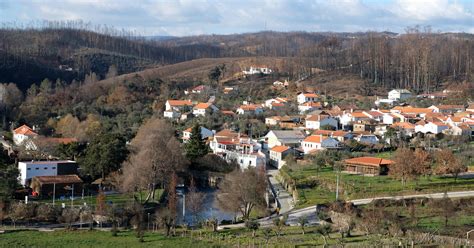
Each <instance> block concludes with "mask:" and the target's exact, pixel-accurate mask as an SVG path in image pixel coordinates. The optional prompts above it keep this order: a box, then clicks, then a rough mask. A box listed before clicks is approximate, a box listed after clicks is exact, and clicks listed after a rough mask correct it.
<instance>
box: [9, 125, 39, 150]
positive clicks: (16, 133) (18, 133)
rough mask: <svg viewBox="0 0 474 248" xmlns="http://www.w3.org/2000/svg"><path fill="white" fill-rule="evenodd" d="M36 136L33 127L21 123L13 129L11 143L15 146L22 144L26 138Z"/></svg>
mask: <svg viewBox="0 0 474 248" xmlns="http://www.w3.org/2000/svg"><path fill="white" fill-rule="evenodd" d="M36 136H38V134H37V133H35V131H33V129H31V128H30V127H29V126H27V125H23V126H21V127H19V128H17V129H15V130H13V143H14V144H15V145H17V146H20V145H22V144H23V143H24V142H25V141H27V140H28V139H31V138H34V137H36Z"/></svg>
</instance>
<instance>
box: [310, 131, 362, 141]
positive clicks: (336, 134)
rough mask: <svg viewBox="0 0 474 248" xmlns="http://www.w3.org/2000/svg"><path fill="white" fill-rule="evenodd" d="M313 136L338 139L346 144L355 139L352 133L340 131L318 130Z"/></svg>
mask: <svg viewBox="0 0 474 248" xmlns="http://www.w3.org/2000/svg"><path fill="white" fill-rule="evenodd" d="M313 135H323V136H327V137H331V138H335V139H337V140H338V141H339V142H344V141H346V140H350V139H353V138H354V135H353V134H352V133H349V132H346V131H342V130H338V131H332V130H316V131H314V132H313Z"/></svg>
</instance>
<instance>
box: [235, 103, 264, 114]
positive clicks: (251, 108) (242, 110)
mask: <svg viewBox="0 0 474 248" xmlns="http://www.w3.org/2000/svg"><path fill="white" fill-rule="evenodd" d="M236 112H237V114H239V115H244V114H255V115H259V114H261V113H263V108H262V107H261V106H260V105H256V104H244V105H241V106H240V107H239V108H238V109H237V111H236Z"/></svg>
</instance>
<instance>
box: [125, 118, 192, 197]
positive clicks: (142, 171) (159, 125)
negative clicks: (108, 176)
mask: <svg viewBox="0 0 474 248" xmlns="http://www.w3.org/2000/svg"><path fill="white" fill-rule="evenodd" d="M130 148H131V155H130V156H129V158H128V160H127V161H126V162H125V163H124V165H123V174H122V175H123V178H122V180H121V181H122V185H121V188H122V190H123V191H126V192H134V193H137V192H141V191H144V190H145V191H147V196H146V198H145V199H144V200H143V201H142V199H141V194H139V197H140V202H142V203H146V202H148V201H149V200H151V199H154V197H155V189H156V188H157V187H158V186H160V185H161V187H162V188H164V187H163V186H164V185H167V184H168V182H169V179H170V177H169V175H172V174H173V173H174V172H177V171H182V170H184V169H185V168H186V166H187V164H188V162H187V160H186V158H185V157H184V155H183V151H182V148H181V145H180V143H179V142H178V140H177V139H176V138H175V137H174V131H173V129H172V128H171V127H170V126H169V125H168V124H167V123H166V122H165V121H164V120H161V119H154V118H153V119H150V120H149V121H147V122H146V123H145V124H143V125H142V126H141V127H140V129H139V130H138V133H137V135H136V136H135V138H134V139H133V140H132V142H131V144H130Z"/></svg>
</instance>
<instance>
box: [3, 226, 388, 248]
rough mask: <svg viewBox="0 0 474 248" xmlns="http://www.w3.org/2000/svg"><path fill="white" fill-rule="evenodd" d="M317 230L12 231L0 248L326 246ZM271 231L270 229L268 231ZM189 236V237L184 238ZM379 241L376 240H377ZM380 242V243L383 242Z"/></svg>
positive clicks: (334, 240)
mask: <svg viewBox="0 0 474 248" xmlns="http://www.w3.org/2000/svg"><path fill="white" fill-rule="evenodd" d="M314 229H315V228H314V227H307V228H306V234H305V235H303V234H302V232H301V228H299V227H285V228H284V229H283V231H282V233H281V235H280V236H278V235H277V233H276V232H275V230H273V229H272V231H271V232H270V234H269V235H265V234H264V233H263V229H260V230H258V231H257V233H256V237H255V238H253V237H252V233H251V232H250V231H248V230H246V229H232V230H224V231H219V232H218V233H214V232H211V231H209V230H207V231H206V230H204V231H193V232H192V233H191V232H190V231H187V232H186V233H185V234H183V232H182V231H181V230H178V231H177V235H176V237H165V236H163V234H161V233H154V232H148V233H145V236H144V242H139V241H138V239H137V238H136V236H135V232H132V231H121V232H119V233H118V236H116V237H113V236H112V234H111V233H110V232H108V231H78V230H75V231H54V232H38V231H11V232H8V233H5V234H0V247H48V248H50V247H113V248H117V247H194V248H198V247H265V245H266V243H267V241H268V247H295V246H301V247H315V246H322V245H323V244H324V241H323V238H322V236H321V235H319V234H316V233H314ZM268 230H270V229H268ZM183 236H185V237H183ZM374 237H375V236H374ZM368 238H369V239H370V238H371V237H367V236H363V235H354V236H353V237H347V238H344V239H341V238H340V235H339V234H337V233H332V234H330V237H329V239H328V244H332V245H336V244H345V245H350V244H354V245H363V244H364V243H367V242H368V241H367V240H368ZM379 242H380V241H379ZM381 242H384V243H385V244H391V245H395V244H397V241H394V240H390V239H386V240H385V239H384V240H383V241H381Z"/></svg>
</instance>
